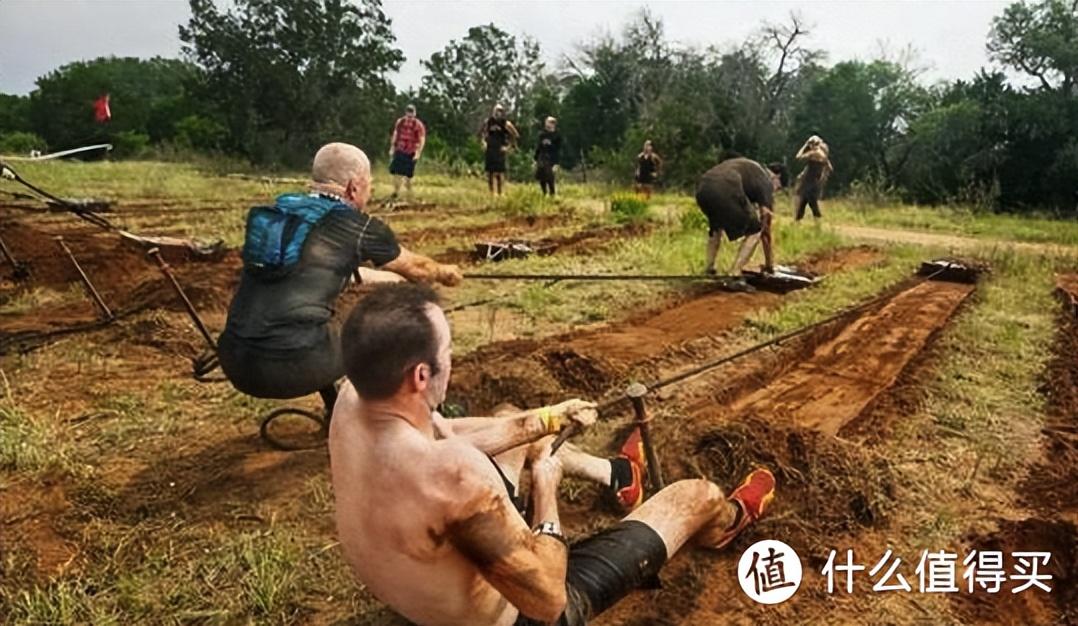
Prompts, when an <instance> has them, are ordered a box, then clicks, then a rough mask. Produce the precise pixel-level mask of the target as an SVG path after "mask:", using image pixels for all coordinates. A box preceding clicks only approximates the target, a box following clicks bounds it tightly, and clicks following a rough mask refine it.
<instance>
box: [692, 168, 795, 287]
mask: <svg viewBox="0 0 1078 626" xmlns="http://www.w3.org/2000/svg"><path fill="white" fill-rule="evenodd" d="M780 185H781V182H780V179H779V175H778V174H776V173H775V172H773V171H770V170H768V169H766V168H764V166H763V165H760V164H759V163H757V162H756V161H753V160H750V159H745V158H740V157H739V158H736V159H727V160H725V161H723V162H722V163H719V164H718V165H716V166H715V167H713V168H711V169H710V170H708V171H707V172H705V173H704V175H703V176H702V177H701V178H700V184H699V185H698V186H697V188H696V204H697V205H699V207H700V210H701V211H703V212H704V215H705V216H707V225H708V231H707V234H708V240H707V262H706V264H705V266H704V269H705V271H706V272H707V273H708V274H714V273H715V257H716V256H717V255H718V253H719V245H720V244H721V243H722V234H723V233H724V232H725V233H726V237H727V238H728V239H729V240H730V241H736V240H738V239H741V238H744V241H743V242H742V243H741V248H740V249H739V250H738V252H737V257H736V258H735V259H734V266H733V269H732V270H731V274H733V275H735V276H738V275H740V274H741V270H742V269H743V268H744V267H745V264H746V263H748V261H749V259H750V258H751V257H752V255H753V253H754V252H756V246H757V244H759V243H760V242H763V247H764V271H765V272H768V273H770V272H772V271H773V267H774V252H773V251H772V239H771V220H772V217H773V215H774V213H773V207H774V204H775V201H774V193H775V190H777V189H778V188H779V186H780ZM733 286H736V287H740V288H743V289H745V290H748V289H750V287H749V286H748V284H747V283H745V282H744V281H743V280H740V279H739V281H738V282H737V283H735V284H734V285H733Z"/></svg>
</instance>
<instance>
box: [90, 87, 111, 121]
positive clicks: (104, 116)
mask: <svg viewBox="0 0 1078 626" xmlns="http://www.w3.org/2000/svg"><path fill="white" fill-rule="evenodd" d="M111 119H112V111H111V110H110V109H109V94H107V93H106V94H104V95H102V96H100V97H98V99H97V100H94V120H96V121H97V123H98V124H104V123H105V122H107V121H109V120H111Z"/></svg>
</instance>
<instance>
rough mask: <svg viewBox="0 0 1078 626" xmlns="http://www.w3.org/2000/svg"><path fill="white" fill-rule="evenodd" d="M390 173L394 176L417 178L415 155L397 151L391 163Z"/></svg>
mask: <svg viewBox="0 0 1078 626" xmlns="http://www.w3.org/2000/svg"><path fill="white" fill-rule="evenodd" d="M389 173H390V174H393V175H394V176H404V177H406V178H411V177H413V176H415V155H414V154H408V153H407V152H401V151H400V150H397V151H396V152H394V153H393V160H392V161H390V162H389Z"/></svg>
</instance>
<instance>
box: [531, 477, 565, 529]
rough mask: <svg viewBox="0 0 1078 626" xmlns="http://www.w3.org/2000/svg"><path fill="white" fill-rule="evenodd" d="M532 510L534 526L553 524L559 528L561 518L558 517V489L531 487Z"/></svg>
mask: <svg viewBox="0 0 1078 626" xmlns="http://www.w3.org/2000/svg"><path fill="white" fill-rule="evenodd" d="M532 510H533V511H534V519H533V520H532V522H533V523H534V524H541V523H543V522H554V523H555V524H557V525H558V526H561V518H560V516H559V515H558V488H557V487H556V486H555V487H542V486H540V485H532Z"/></svg>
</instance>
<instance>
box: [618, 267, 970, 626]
mask: <svg viewBox="0 0 1078 626" xmlns="http://www.w3.org/2000/svg"><path fill="white" fill-rule="evenodd" d="M974 289H975V288H974V286H973V285H960V284H955V283H945V282H938V281H928V282H920V283H918V282H914V283H912V284H911V285H908V286H906V287H905V288H901V289H899V290H897V292H896V293H895V294H894V295H893V296H891V297H890V298H888V299H886V300H885V301H883V302H882V303H881V304H880V305H879V306H877V307H874V308H871V309H869V310H867V311H864V312H862V313H859V314H853V315H851V316H848V317H847V318H844V319H840V320H838V321H837V322H835V323H834V324H832V325H829V326H825V327H821V328H820V329H818V330H817V331H816V332H813V333H811V334H810V335H809V336H807V337H804V338H802V339H801V340H800V341H798V342H796V343H795V344H791V345H788V346H786V347H785V348H783V350H781V351H780V352H779V353H778V354H777V355H774V356H772V357H767V356H763V355H761V356H759V357H757V356H755V355H754V357H752V358H749V359H746V360H747V361H748V363H744V364H741V365H739V366H737V367H732V366H731V367H724V368H723V369H721V370H717V371H716V372H714V373H712V374H710V375H709V376H711V377H713V378H717V379H721V382H720V383H718V386H719V388H718V390H717V391H713V392H712V394H711V395H709V396H706V397H702V398H699V399H697V400H696V401H694V402H692V403H690V404H688V405H686V406H685V408H683V409H681V410H682V411H684V412H683V413H679V411H678V410H677V409H676V408H673V409H672V413H671V410H667V411H666V412H665V413H663V415H664V416H665V419H667V420H672V421H673V422H674V423H669V424H668V423H666V422H659V423H658V424H657V425H656V431H657V440H658V441H659V442H661V450H662V452H663V459H664V466H665V467H666V468H667V473H668V477H670V478H679V477H692V476H699V475H701V474H703V475H704V476H709V477H713V478H714V479H715V480H718V481H719V482H720V483H723V484H725V483H729V482H730V481H731V480H733V479H735V478H736V477H738V476H743V475H745V474H746V473H748V472H749V471H751V469H752V468H754V467H758V466H765V467H768V468H770V469H772V471H773V472H774V473H775V475H776V478H777V480H778V485H779V490H780V492H779V497H778V499H777V500H776V506H774V507H773V510H772V511H771V513H770V514H769V517H768V518H767V519H765V520H764V521H763V522H762V523H761V524H760V525H759V527H758V528H757V529H756V531H755V532H754V533H753V536H754V537H758V538H759V537H782V538H783V541H786V542H787V543H789V544H790V545H791V546H792V547H793V548H794V549H795V550H796V551H797V552H798V554H800V555H802V557H803V558H804V559H806V567H808V568H812V569H815V570H817V571H818V570H819V569H820V567H821V566H822V565H823V560H822V559H823V556H824V555H826V554H827V551H828V550H829V549H830V547H832V544H833V542H834V541H835V538H836V537H839V536H843V535H845V534H849V533H857V532H860V531H864V530H865V529H871V528H875V527H880V526H882V525H883V524H884V523H885V522H886V520H887V519H888V515H889V513H890V510H891V508H892V507H893V500H894V497H895V480H896V479H895V476H894V472H893V470H892V468H891V466H890V464H889V463H888V462H887V460H886V459H884V458H882V457H879V456H878V455H877V454H875V453H874V452H873V450H872V449H871V448H868V447H864V446H861V445H857V444H854V443H850V442H847V441H845V440H844V439H839V438H836V437H834V436H833V435H834V434H836V433H837V432H839V431H840V430H841V429H842V427H843V426H844V425H846V424H849V423H851V422H853V421H855V420H857V419H858V418H859V417H860V416H861V415H862V414H863V412H864V411H865V410H866V408H867V407H869V406H871V403H872V401H873V400H874V399H875V398H876V397H877V396H879V395H880V394H882V393H884V392H886V391H887V390H888V389H889V387H890V385H891V384H893V383H894V381H895V380H896V379H897V378H898V377H899V375H900V374H901V373H902V371H903V369H904V368H905V366H906V365H908V364H909V363H910V362H911V360H912V359H913V358H914V357H915V356H916V355H917V354H918V353H920V352H921V351H922V350H924V349H925V348H926V344H927V343H928V342H929V341H931V339H932V338H933V337H934V336H935V334H936V331H938V330H939V329H940V328H941V327H942V326H944V325H945V324H946V323H947V321H948V320H950V319H951V318H952V317H953V315H954V313H955V311H956V310H957V309H958V307H959V305H960V304H961V303H962V301H963V300H965V298H967V297H968V296H969V295H970V294H971V293H972V292H973V291H974ZM870 355H871V356H870ZM831 398H837V399H839V400H841V401H839V400H834V401H833V400H831ZM656 411H660V412H661V411H662V409H656ZM681 415H683V416H684V417H682V416H681ZM670 478H668V479H670ZM744 541H747V540H738V542H736V543H735V545H734V547H733V549H731V550H729V551H726V552H724V553H723V554H721V555H716V556H706V555H700V554H691V555H688V556H687V557H686V558H685V559H684V560H683V561H682V562H681V563H680V564H676V565H675V566H674V567H673V568H672V570H671V574H670V575H671V576H674V577H682V578H687V579H689V580H692V581H695V582H694V584H689V585H686V586H684V587H679V593H677V594H659V595H657V596H652V597H643V596H641V597H636V598H634V599H632V600H631V601H630V602H627V603H625V604H624V605H618V606H617V607H615V609H614V610H613V612H612V613H611V615H610V616H609V617H607V616H604V618H603V620H602V621H601V622H602V623H605V624H620V623H641V624H643V623H664V622H677V623H691V624H721V623H726V622H727V621H728V620H730V619H734V618H738V617H740V618H746V617H750V618H751V619H752V620H753V621H755V622H757V623H781V622H783V621H786V620H789V619H796V617H797V615H796V612H795V611H796V609H795V608H791V607H790V606H784V607H780V608H777V609H774V610H769V611H763V610H761V608H760V607H759V606H756V605H753V604H752V603H751V602H749V601H747V600H746V599H745V598H744V595H743V594H742V593H741V591H740V589H739V588H738V586H737V583H736V582H735V580H734V578H733V576H732V573H733V572H735V571H736V556H737V555H739V554H740V551H741V549H743V548H744V546H743V545H742V544H743V543H744ZM703 581H706V583H704V582H703ZM813 584H815V581H813ZM649 595H650V594H649ZM791 606H792V605H791ZM630 616H632V618H630ZM633 620H635V621H633Z"/></svg>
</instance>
